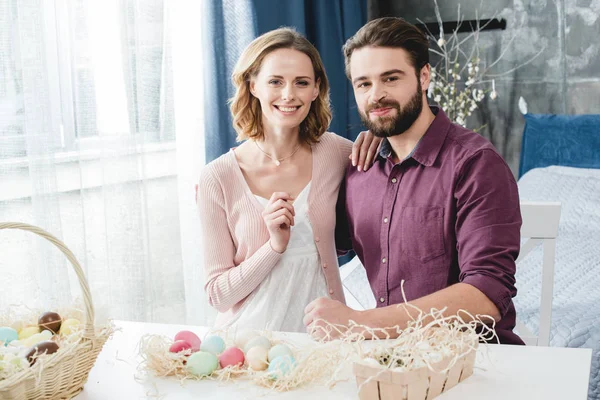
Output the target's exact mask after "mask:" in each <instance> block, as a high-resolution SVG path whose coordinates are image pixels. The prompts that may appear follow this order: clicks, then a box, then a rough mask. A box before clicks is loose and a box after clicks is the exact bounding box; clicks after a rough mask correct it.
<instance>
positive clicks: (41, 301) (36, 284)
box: [0, 0, 212, 324]
mask: <svg viewBox="0 0 600 400" xmlns="http://www.w3.org/2000/svg"><path fill="white" fill-rule="evenodd" d="M193 3H197V2H179V1H171V0H154V1H148V0H104V1H97V0H56V1H50V0H0V221H20V222H27V223H31V224H34V225H37V226H40V227H42V228H44V229H46V230H48V231H49V232H51V233H52V234H54V235H56V236H57V237H59V238H61V239H62V240H63V241H64V242H65V243H66V244H67V246H69V248H70V249H71V250H73V252H74V253H75V255H76V257H77V258H78V259H79V261H80V262H81V264H82V265H83V267H84V269H85V271H86V274H87V277H88V281H89V283H90V286H91V288H92V294H93V297H94V303H95V305H96V306H97V307H98V308H100V309H103V313H104V314H106V315H108V316H109V317H111V318H116V319H128V320H138V321H156V322H177V323H185V322H187V323H192V324H206V323H211V320H212V314H211V311H210V310H209V309H208V307H207V306H206V301H205V298H204V293H203V276H202V275H203V274H202V265H201V261H200V249H199V243H200V240H199V230H198V220H197V216H196V211H195V206H194V200H193V198H194V193H193V185H194V182H195V180H196V177H197V174H198V171H199V169H200V167H201V166H202V164H203V163H204V148H203V137H202V136H203V135H202V132H201V122H202V115H201V113H202V92H203V87H202V81H201V79H200V76H201V68H202V48H201V38H200V27H201V23H202V16H201V10H200V5H199V4H193ZM0 277H1V280H0V282H1V283H0V310H1V309H3V308H4V307H6V306H7V305H9V304H25V305H28V306H32V307H41V308H47V309H50V308H52V307H56V306H61V305H62V306H64V305H68V304H69V303H70V302H71V301H72V299H73V298H75V297H77V296H78V295H79V288H78V285H77V283H76V280H75V278H74V274H72V273H71V272H70V267H69V266H68V264H67V262H66V261H65V259H64V256H62V255H61V254H60V253H59V252H58V251H56V250H55V249H54V248H52V246H50V245H49V244H47V243H45V242H43V241H42V240H39V239H36V238H35V237H34V236H33V235H32V234H27V233H24V232H18V231H0Z"/></svg>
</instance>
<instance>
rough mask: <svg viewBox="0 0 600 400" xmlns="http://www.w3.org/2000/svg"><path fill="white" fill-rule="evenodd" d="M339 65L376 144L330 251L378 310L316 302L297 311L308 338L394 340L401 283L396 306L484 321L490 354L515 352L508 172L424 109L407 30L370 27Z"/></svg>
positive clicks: (352, 182) (346, 191)
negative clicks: (489, 328)
mask: <svg viewBox="0 0 600 400" xmlns="http://www.w3.org/2000/svg"><path fill="white" fill-rule="evenodd" d="M344 55H345V60H346V74H347V75H348V78H349V79H350V80H351V82H352V86H353V88H354V95H355V98H356V103H357V105H358V109H359V112H360V114H361V117H362V119H363V122H364V124H365V125H366V127H367V128H368V129H369V130H370V131H371V132H372V133H373V134H374V135H376V136H379V137H384V138H385V140H384V142H383V143H382V147H381V151H380V154H379V156H378V158H377V160H375V163H374V164H373V166H372V167H371V168H369V169H368V170H367V171H359V170H357V169H354V168H348V170H347V174H346V179H345V182H344V185H343V186H344V187H343V190H342V191H341V192H340V200H339V204H338V216H337V218H338V220H337V221H338V227H337V228H336V230H337V232H336V235H337V238H336V241H337V246H338V248H340V249H342V250H349V249H350V248H353V249H354V251H355V252H356V253H357V255H358V257H359V258H360V260H361V261H362V263H363V265H364V266H365V269H366V271H367V276H368V278H369V282H370V285H371V289H372V290H373V293H374V295H375V298H376V299H377V306H378V307H377V308H376V309H374V310H367V311H355V310H352V309H350V308H348V307H346V306H345V305H343V304H342V303H340V302H337V301H334V300H331V299H326V298H320V299H317V300H315V301H313V302H312V303H311V304H309V305H308V306H307V307H306V310H305V317H304V323H305V325H306V326H307V327H308V328H309V331H311V332H312V333H313V334H315V335H319V332H322V330H319V329H315V328H318V327H319V326H320V325H322V321H319V320H325V321H328V322H330V323H335V324H348V323H349V321H350V320H353V321H355V322H357V323H359V324H363V325H367V326H370V327H374V328H383V327H390V326H396V325H398V326H400V327H401V328H403V327H405V326H406V325H407V323H408V321H409V320H410V316H409V314H408V310H407V309H408V308H406V307H398V306H395V304H399V303H402V302H404V299H403V296H402V288H401V283H402V281H404V286H403V289H404V293H405V295H406V300H407V301H409V302H410V303H411V304H412V305H414V306H416V307H418V308H420V309H421V310H423V311H425V312H428V311H429V310H431V309H432V308H436V309H442V308H446V312H445V314H446V315H455V314H457V312H458V311H459V310H466V311H468V312H469V313H471V314H472V315H478V314H479V315H488V316H491V317H492V318H493V319H494V320H495V322H496V325H495V328H496V333H497V334H498V337H499V339H500V342H501V343H512V344H523V342H522V341H521V339H520V338H519V337H518V336H517V335H516V334H514V333H513V331H512V330H513V328H514V326H515V308H514V305H513V302H512V297H514V296H515V295H516V289H515V286H514V285H515V277H514V274H515V260H516V258H517V256H518V253H519V247H520V242H519V241H520V228H521V214H520V208H519V196H518V191H517V185H516V182H515V180H514V178H513V176H512V173H511V171H510V169H509V168H508V166H507V165H506V163H505V162H504V160H503V159H502V157H501V156H500V155H499V154H498V153H497V151H496V150H495V149H494V147H493V146H492V144H491V143H490V142H489V141H487V140H486V139H484V138H483V137H481V136H480V135H478V134H476V133H474V132H471V131H469V130H467V129H464V128H462V127H460V126H459V125H456V124H454V123H452V122H451V121H450V120H449V119H448V118H447V116H446V115H445V114H444V112H443V111H442V110H441V109H439V108H437V107H429V106H428V105H427V98H426V92H427V88H428V86H429V83H430V70H431V68H430V65H429V44H428V40H427V38H426V37H425V36H424V35H423V33H422V32H421V31H419V30H418V28H416V27H415V26H414V25H411V24H409V23H407V22H406V21H404V20H403V19H400V18H381V19H377V20H374V21H371V22H369V23H368V24H366V25H365V26H364V27H362V28H361V29H360V30H359V31H358V32H357V33H356V34H355V35H354V36H353V37H351V38H350V39H348V41H347V42H346V44H345V45H344ZM391 333H393V332H391Z"/></svg>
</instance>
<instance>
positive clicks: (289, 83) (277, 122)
mask: <svg viewBox="0 0 600 400" xmlns="http://www.w3.org/2000/svg"><path fill="white" fill-rule="evenodd" d="M250 91H251V92H252V94H253V95H254V97H256V98H257V99H258V100H259V101H260V106H261V109H262V114H263V124H264V125H265V127H270V128H272V129H276V130H279V129H294V128H297V127H299V126H300V123H302V121H304V119H305V118H306V116H307V115H308V112H309V110H310V106H311V104H312V102H313V101H314V100H315V99H316V98H317V97H318V96H319V83H318V82H316V81H315V72H314V69H313V66H312V62H311V60H310V58H309V57H308V56H307V55H306V54H304V53H302V52H300V51H298V50H294V49H277V50H275V51H272V52H271V53H269V54H268V55H267V56H266V57H265V58H264V59H263V62H262V65H261V67H260V71H259V73H258V75H257V76H256V77H254V78H253V79H252V80H251V82H250Z"/></svg>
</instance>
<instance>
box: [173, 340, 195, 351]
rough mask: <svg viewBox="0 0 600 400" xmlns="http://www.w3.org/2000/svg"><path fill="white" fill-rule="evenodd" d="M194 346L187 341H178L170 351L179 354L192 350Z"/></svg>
mask: <svg viewBox="0 0 600 400" xmlns="http://www.w3.org/2000/svg"><path fill="white" fill-rule="evenodd" d="M191 348H192V345H191V344H189V343H188V342H186V341H185V340H176V341H175V343H173V344H172V345H171V347H169V351H170V352H171V353H179V352H180V351H184V350H187V349H191Z"/></svg>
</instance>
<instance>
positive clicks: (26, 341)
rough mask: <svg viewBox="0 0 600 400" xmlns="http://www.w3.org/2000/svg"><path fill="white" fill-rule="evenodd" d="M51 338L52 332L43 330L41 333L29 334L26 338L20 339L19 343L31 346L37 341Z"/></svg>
mask: <svg viewBox="0 0 600 400" xmlns="http://www.w3.org/2000/svg"><path fill="white" fill-rule="evenodd" d="M51 338H52V332H50V331H43V332H41V333H36V334H35V335H31V336H29V337H28V338H27V339H24V340H22V341H21V343H22V344H23V345H24V346H26V347H31V346H33V345H35V344H37V343H40V342H45V341H47V340H50V339H51Z"/></svg>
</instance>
